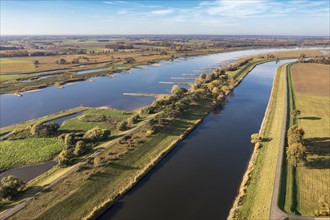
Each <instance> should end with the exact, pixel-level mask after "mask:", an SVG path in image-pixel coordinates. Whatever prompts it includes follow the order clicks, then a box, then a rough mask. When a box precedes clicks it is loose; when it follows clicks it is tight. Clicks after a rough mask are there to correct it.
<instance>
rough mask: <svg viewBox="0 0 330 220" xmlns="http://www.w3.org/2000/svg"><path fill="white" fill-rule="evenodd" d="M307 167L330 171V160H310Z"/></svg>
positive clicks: (306, 164)
mask: <svg viewBox="0 0 330 220" xmlns="http://www.w3.org/2000/svg"><path fill="white" fill-rule="evenodd" d="M305 166H306V167H307V168H310V169H330V158H313V159H309V160H308V161H307V162H306V163H305Z"/></svg>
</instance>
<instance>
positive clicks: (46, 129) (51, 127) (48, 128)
mask: <svg viewBox="0 0 330 220" xmlns="http://www.w3.org/2000/svg"><path fill="white" fill-rule="evenodd" d="M59 128H60V125H59V124H57V123H47V124H43V123H38V124H35V125H33V126H32V128H31V134H32V135H34V136H36V137H49V136H53V135H55V134H56V133H57V130H58V129H59Z"/></svg>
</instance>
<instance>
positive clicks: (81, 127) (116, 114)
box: [60, 108, 132, 134]
mask: <svg viewBox="0 0 330 220" xmlns="http://www.w3.org/2000/svg"><path fill="white" fill-rule="evenodd" d="M85 115H105V116H106V117H108V118H109V120H108V121H101V122H85V121H82V120H81V118H82V117H83V116H85ZM131 115H132V112H130V111H127V112H125V111H121V110H116V109H110V108H105V109H92V108H91V109H88V110H86V111H85V112H84V114H83V115H80V116H78V117H76V118H73V119H70V120H67V121H65V122H64V123H63V124H62V126H61V128H60V130H62V131H65V130H67V131H87V130H89V129H92V128H94V127H97V126H98V127H100V128H102V129H110V130H111V132H112V134H114V133H118V131H117V128H116V124H117V122H119V121H122V120H126V119H127V118H128V117H130V116H131Z"/></svg>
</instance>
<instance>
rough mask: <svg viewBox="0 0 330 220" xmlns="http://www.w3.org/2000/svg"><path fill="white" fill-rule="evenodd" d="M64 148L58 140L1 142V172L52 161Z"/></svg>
mask: <svg viewBox="0 0 330 220" xmlns="http://www.w3.org/2000/svg"><path fill="white" fill-rule="evenodd" d="M63 147H64V144H63V143H62V142H60V141H59V140H57V139H56V138H28V139H23V140H10V141H9V140H8V141H0V170H4V169H8V168H11V167H14V166H17V165H23V164H31V163H38V162H44V161H47V160H50V159H52V157H53V156H54V155H55V154H56V153H58V152H59V151H60V150H61V149H62V148H63Z"/></svg>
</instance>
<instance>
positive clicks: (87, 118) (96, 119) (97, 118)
mask: <svg viewBox="0 0 330 220" xmlns="http://www.w3.org/2000/svg"><path fill="white" fill-rule="evenodd" d="M79 119H80V120H81V121H83V122H101V121H107V120H108V117H107V116H105V115H102V114H95V115H83V116H81V117H80V118H79Z"/></svg>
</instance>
